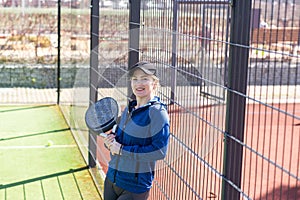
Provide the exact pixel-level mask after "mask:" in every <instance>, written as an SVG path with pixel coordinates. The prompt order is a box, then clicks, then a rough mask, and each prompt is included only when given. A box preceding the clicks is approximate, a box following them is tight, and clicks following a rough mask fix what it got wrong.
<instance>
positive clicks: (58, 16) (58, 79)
mask: <svg viewBox="0 0 300 200" xmlns="http://www.w3.org/2000/svg"><path fill="white" fill-rule="evenodd" d="M60 28H61V0H58V2H57V43H58V44H57V75H56V81H57V104H59V102H60Z"/></svg>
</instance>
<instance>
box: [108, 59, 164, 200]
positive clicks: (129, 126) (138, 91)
mask: <svg viewBox="0 0 300 200" xmlns="http://www.w3.org/2000/svg"><path fill="white" fill-rule="evenodd" d="M129 77H130V80H131V88H132V91H133V94H134V95H135V97H136V100H134V101H131V102H129V105H128V106H127V107H126V108H125V110H124V112H123V113H122V116H121V119H120V122H119V124H118V127H117V129H116V132H115V134H110V135H109V136H108V137H107V138H106V139H104V144H105V146H106V147H107V148H108V149H109V150H110V152H111V160H110V162H109V168H108V171H107V174H106V179H105V183H104V200H116V199H118V200H125V199H126V200H130V199H133V200H143V199H147V198H148V197H149V190H150V188H151V186H152V181H153V178H154V171H155V163H156V161H157V160H160V159H163V158H164V157H165V156H166V152H167V146H168V141H169V117H168V114H167V109H166V105H165V104H163V103H162V102H160V99H159V97H157V96H155V91H156V89H157V87H158V86H159V79H158V77H157V76H156V68H155V65H154V64H152V63H148V62H139V63H137V64H136V65H135V66H134V67H133V68H132V69H131V70H130V71H129Z"/></svg>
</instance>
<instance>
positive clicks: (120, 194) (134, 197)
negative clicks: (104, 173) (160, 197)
mask: <svg viewBox="0 0 300 200" xmlns="http://www.w3.org/2000/svg"><path fill="white" fill-rule="evenodd" d="M148 197H149V191H147V192H144V193H141V194H136V193H132V192H128V191H127V190H124V189H122V188H120V187H118V186H116V185H115V184H113V183H112V182H111V181H110V180H108V178H105V181H104V200H147V199H148Z"/></svg>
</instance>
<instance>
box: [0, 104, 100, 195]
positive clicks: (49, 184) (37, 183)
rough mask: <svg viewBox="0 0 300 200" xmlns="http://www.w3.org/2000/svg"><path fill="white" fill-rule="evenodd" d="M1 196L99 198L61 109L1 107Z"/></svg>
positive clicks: (55, 107)
mask: <svg viewBox="0 0 300 200" xmlns="http://www.w3.org/2000/svg"><path fill="white" fill-rule="evenodd" d="M0 161H1V165H0V173H1V175H0V199H13V200H16V199H29V200H31V199H55V200H56V199H100V197H99V194H98V191H97V189H96V187H95V185H94V183H93V181H92V178H91V176H90V174H89V171H88V169H87V167H86V163H85V162H84V160H83V158H82V156H81V153H80V152H79V149H78V148H77V145H76V143H75V141H74V139H73V137H72V134H71V131H70V130H69V127H68V126H67V124H66V122H65V120H64V118H63V116H62V114H61V112H60V110H59V108H58V107H57V106H54V105H36V106H2V107H0Z"/></svg>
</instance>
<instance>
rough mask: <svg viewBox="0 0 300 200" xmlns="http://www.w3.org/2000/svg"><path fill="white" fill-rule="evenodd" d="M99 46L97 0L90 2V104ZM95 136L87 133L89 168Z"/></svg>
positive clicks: (94, 97)
mask: <svg viewBox="0 0 300 200" xmlns="http://www.w3.org/2000/svg"><path fill="white" fill-rule="evenodd" d="M98 46H99V0H92V1H91V47H90V48H91V49H90V104H91V103H94V102H96V101H97V84H98V74H97V73H95V72H97V71H98V62H99V59H98V54H99V53H98ZM96 141H97V136H96V135H95V134H93V133H91V132H89V156H88V159H89V161H88V162H89V167H95V166H96V152H97V151H96V150H97V142H96Z"/></svg>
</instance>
